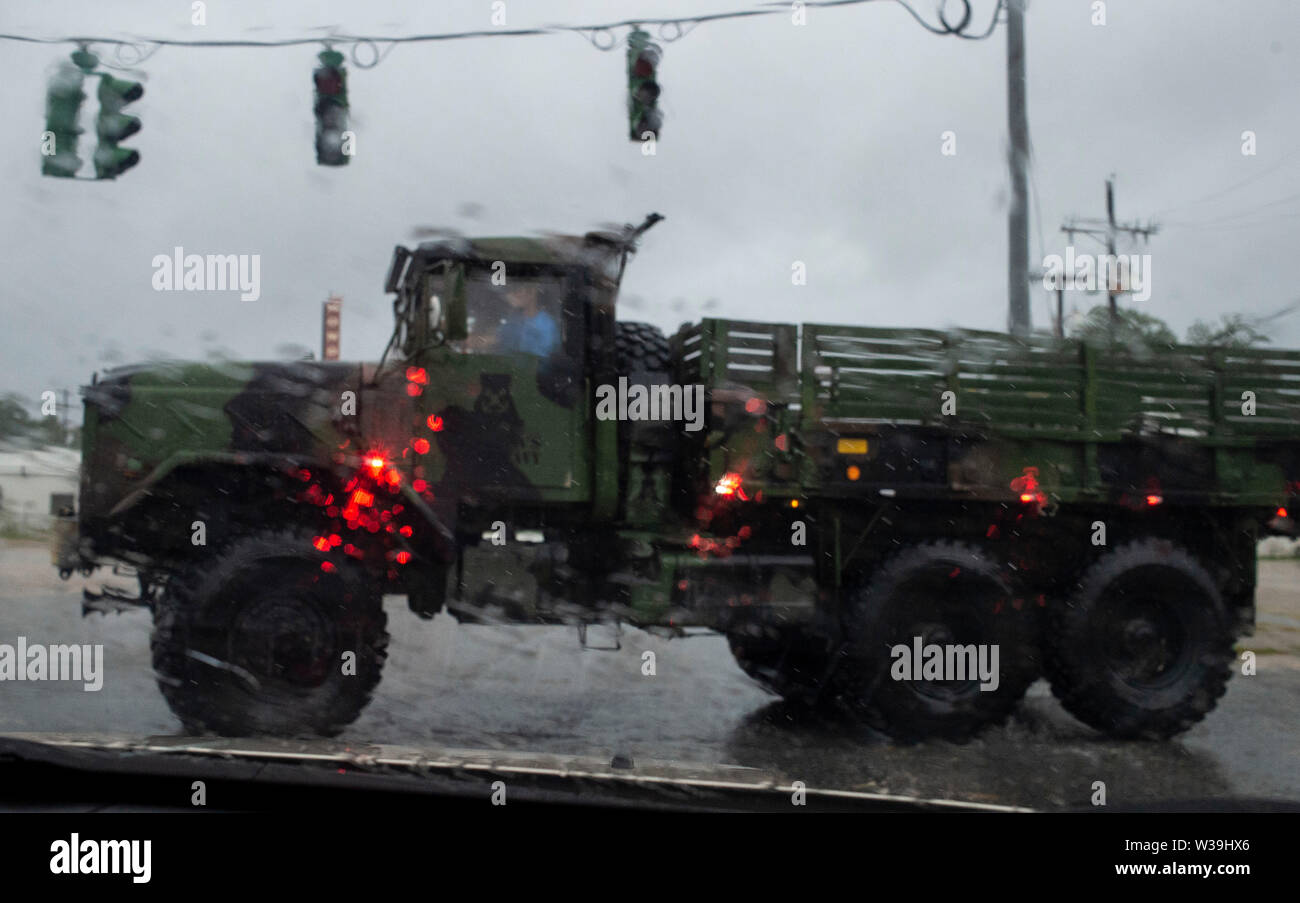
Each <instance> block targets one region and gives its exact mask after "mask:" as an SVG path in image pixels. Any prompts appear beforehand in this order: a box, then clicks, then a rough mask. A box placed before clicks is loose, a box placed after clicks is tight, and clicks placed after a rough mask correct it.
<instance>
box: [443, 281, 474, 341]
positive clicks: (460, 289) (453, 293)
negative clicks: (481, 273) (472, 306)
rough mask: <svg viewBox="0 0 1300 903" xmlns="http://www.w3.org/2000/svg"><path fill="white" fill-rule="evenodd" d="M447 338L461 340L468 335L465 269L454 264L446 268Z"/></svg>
mask: <svg viewBox="0 0 1300 903" xmlns="http://www.w3.org/2000/svg"><path fill="white" fill-rule="evenodd" d="M446 298H447V339H448V341H452V342H463V341H464V340H465V339H467V338H468V337H469V325H468V322H467V318H468V314H467V313H466V305H465V269H464V267H460V266H454V267H451V268H450V269H448V270H447V291H446Z"/></svg>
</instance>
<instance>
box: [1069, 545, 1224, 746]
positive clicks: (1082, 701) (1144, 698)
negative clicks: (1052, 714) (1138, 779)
mask: <svg viewBox="0 0 1300 903" xmlns="http://www.w3.org/2000/svg"><path fill="white" fill-rule="evenodd" d="M1232 645H1233V635H1232V630H1231V628H1230V626H1229V619H1228V617H1227V612H1226V610H1225V607H1224V604H1223V599H1222V597H1221V596H1220V594H1219V591H1218V589H1217V588H1216V586H1215V584H1214V580H1213V579H1212V578H1211V577H1210V575H1209V574H1208V573H1207V572H1206V570H1205V568H1204V567H1202V566H1201V564H1200V563H1199V562H1198V561H1197V560H1196V559H1195V558H1193V557H1192V555H1190V554H1189V553H1188V552H1187V551H1186V550H1184V549H1183V548H1181V547H1180V546H1178V545H1176V544H1174V543H1172V542H1170V541H1167V540H1160V539H1144V540H1139V541H1137V542H1134V543H1130V544H1128V545H1125V546H1122V547H1120V548H1118V549H1116V550H1115V551H1113V552H1110V553H1109V554H1107V555H1105V556H1103V557H1102V558H1101V559H1100V560H1098V561H1097V562H1096V563H1095V564H1094V565H1092V567H1090V568H1088V570H1086V571H1085V572H1084V573H1083V576H1082V577H1081V578H1080V579H1079V585H1078V589H1077V590H1076V591H1075V593H1074V595H1073V597H1072V598H1071V599H1070V600H1069V601H1068V603H1067V604H1065V605H1058V606H1053V608H1052V610H1051V611H1050V613H1049V626H1048V649H1049V654H1048V658H1047V672H1048V677H1049V679H1050V680H1051V684H1052V692H1053V693H1054V694H1055V695H1056V698H1057V699H1059V700H1060V702H1061V705H1063V706H1064V707H1065V708H1066V710H1067V711H1069V712H1070V714H1072V715H1074V716H1075V717H1076V718H1078V719H1079V720H1080V721H1082V722H1084V723H1085V724H1087V725H1089V726H1090V727H1093V728H1096V729H1097V730H1099V731H1102V732H1104V733H1106V734H1109V735H1111V736H1114V737H1152V738H1165V737H1170V736H1173V735H1174V734H1177V733H1180V732H1182V731H1185V730H1187V729H1188V728H1189V727H1191V726H1192V725H1193V724H1195V723H1196V722H1198V721H1200V720H1201V719H1202V718H1204V717H1205V716H1206V715H1207V714H1208V713H1209V711H1210V710H1211V709H1213V708H1214V706H1215V705H1216V704H1217V703H1218V700H1219V697H1221V696H1222V695H1223V694H1224V692H1225V690H1226V689H1227V682H1228V678H1229V676H1231V673H1232V661H1233V653H1232Z"/></svg>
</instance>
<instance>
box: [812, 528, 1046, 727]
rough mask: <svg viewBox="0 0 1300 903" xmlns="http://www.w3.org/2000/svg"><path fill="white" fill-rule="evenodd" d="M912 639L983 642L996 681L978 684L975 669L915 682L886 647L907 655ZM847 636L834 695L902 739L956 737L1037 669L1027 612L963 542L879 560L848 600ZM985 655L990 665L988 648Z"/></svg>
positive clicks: (990, 714)
mask: <svg viewBox="0 0 1300 903" xmlns="http://www.w3.org/2000/svg"><path fill="white" fill-rule="evenodd" d="M917 636H919V637H921V644H922V648H923V649H924V647H925V646H927V645H931V644H937V645H941V646H945V647H947V646H949V645H956V646H963V647H965V646H968V645H970V644H975V646H976V649H975V652H976V654H977V655H978V654H979V652H980V647H992V646H996V647H997V651H998V658H997V670H996V672H995V673H996V675H997V681H996V686H993V687H990V688H989V689H981V681H980V677H979V675H978V672H977V673H976V675H974V676H973V677H968V678H967V679H965V680H957V679H952V680H939V679H929V680H915V679H912V672H910V671H908V672H907V674H906V677H905V676H904V674H903V672H904V671H905V669H904V667H903V666H904V664H905V658H904V656H902V655H901V654H900V655H899V656H898V657H895V656H894V654H893V650H894V648H895V647H896V646H899V645H902V646H904V647H906V648H907V649H908V656H911V655H912V654H913V652H912V650H913V648H914V640H913V638H914V637H917ZM845 637H846V641H847V645H846V655H845V657H844V660H843V661H842V662H841V663H840V665H839V667H838V668H837V671H836V681H837V684H838V685H839V686H840V687H841V688H842V692H841V698H842V699H843V700H844V701H845V702H846V703H848V705H849V707H850V709H851V710H852V711H854V712H855V713H857V714H858V716H859V717H861V718H862V719H864V720H865V721H866V722H867V723H868V724H870V725H871V726H872V727H874V728H876V729H877V730H881V731H883V732H884V733H886V734H888V735H890V736H891V737H893V738H894V739H895V740H899V741H902V742H914V741H917V740H924V739H928V738H941V739H945V740H952V741H957V742H961V741H964V740H967V739H969V738H970V737H972V736H974V735H975V734H976V733H978V732H979V731H980V730H982V729H983V728H985V727H988V726H990V725H992V724H998V723H1001V722H1002V721H1004V720H1005V719H1006V717H1007V716H1008V715H1009V714H1010V713H1011V712H1012V710H1013V709H1014V708H1015V707H1016V705H1017V703H1019V701H1020V700H1021V698H1022V697H1023V696H1024V695H1025V691H1026V690H1027V689H1028V688H1029V685H1030V684H1031V683H1033V681H1034V677H1035V674H1036V670H1037V669H1036V665H1035V663H1034V659H1035V657H1036V650H1035V648H1034V631H1033V623H1032V615H1031V613H1030V611H1029V610H1028V608H1027V607H1026V606H1024V605H1023V604H1019V605H1018V604H1016V600H1015V599H1014V598H1013V594H1012V591H1011V588H1010V586H1009V584H1008V583H1007V580H1006V578H1005V577H1004V576H1003V574H1002V572H1001V569H1000V568H999V567H998V565H997V564H996V563H995V562H994V561H992V560H990V559H989V558H987V557H986V556H985V555H984V553H982V552H981V551H980V550H979V549H977V548H976V547H974V546H971V545H967V544H965V543H960V542H932V543H924V544H921V545H916V546H912V547H910V548H908V549H905V550H903V551H902V552H900V553H898V554H897V555H895V556H894V557H893V558H891V559H889V560H888V561H886V562H885V563H884V564H883V565H882V566H881V567H880V568H879V569H878V570H877V571H876V572H875V573H874V574H873V575H871V577H870V578H869V580H868V581H867V582H866V584H865V585H864V586H863V587H862V588H861V589H860V590H859V591H858V592H857V593H856V594H855V597H854V598H853V599H852V601H851V602H850V603H849V605H848V608H847V611H846V617H845ZM985 654H986V655H987V658H986V659H984V661H985V662H986V664H988V665H990V666H992V664H993V660H992V650H991V648H989V649H987V651H986V653H985ZM924 659H925V656H923V657H922V660H923V662H924ZM956 661H957V660H956V658H954V661H953V664H954V665H955V664H956ZM977 663H978V660H977ZM963 664H964V663H963ZM988 682H989V683H993V680H992V678H991V676H990V680H989V681H988Z"/></svg>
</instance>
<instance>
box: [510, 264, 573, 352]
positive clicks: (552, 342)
mask: <svg viewBox="0 0 1300 903" xmlns="http://www.w3.org/2000/svg"><path fill="white" fill-rule="evenodd" d="M540 295H541V290H540V289H539V287H538V286H537V285H536V284H533V283H527V282H524V283H517V284H515V285H513V286H511V287H510V288H508V289H507V290H506V303H507V304H509V305H510V312H509V313H508V314H507V317H506V322H505V323H504V324H503V325H502V327H501V329H500V331H499V332H498V333H497V350H498V351H500V352H502V353H505V354H509V353H512V352H515V353H520V354H531V355H534V356H536V357H550V355H551V354H552V353H554V351H555V349H556V348H557V347H559V344H560V325H559V324H558V323H557V322H555V317H553V316H552V315H551V314H550V312H548V311H546V310H543V309H542V306H541V303H540Z"/></svg>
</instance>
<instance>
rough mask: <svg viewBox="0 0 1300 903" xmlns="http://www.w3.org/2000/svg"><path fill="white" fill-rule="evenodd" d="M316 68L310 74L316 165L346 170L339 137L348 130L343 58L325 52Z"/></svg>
mask: <svg viewBox="0 0 1300 903" xmlns="http://www.w3.org/2000/svg"><path fill="white" fill-rule="evenodd" d="M320 62H321V65H320V68H318V69H317V70H316V71H315V72H313V73H312V79H313V80H314V81H315V83H316V107H315V110H316V162H317V163H318V164H319V165H321V166H346V165H347V164H348V154H346V153H344V152H343V144H344V141H343V135H344V133H345V132H346V131H347V129H348V73H347V70H346V69H344V68H343V54H341V53H339V52H338V51H337V50H326V51H323V52H322V53H321V55H320Z"/></svg>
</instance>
